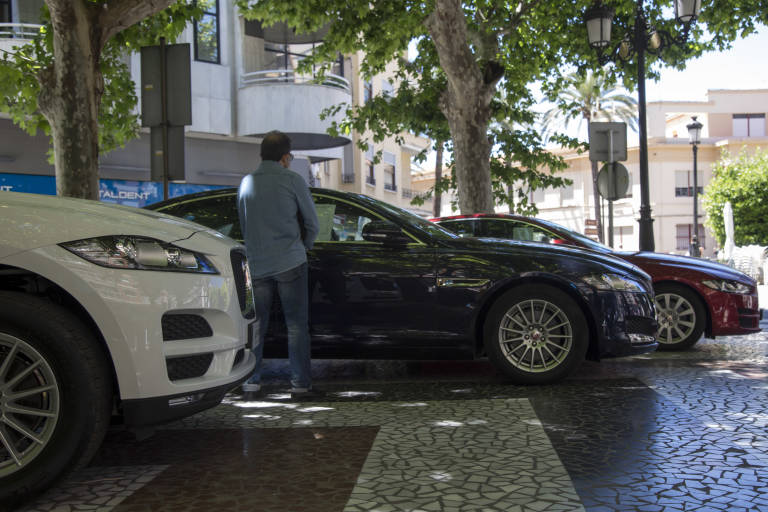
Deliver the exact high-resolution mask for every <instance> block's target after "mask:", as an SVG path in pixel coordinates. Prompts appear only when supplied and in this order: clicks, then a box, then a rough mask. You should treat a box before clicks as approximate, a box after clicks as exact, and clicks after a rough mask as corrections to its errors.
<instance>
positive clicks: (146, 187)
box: [0, 173, 227, 208]
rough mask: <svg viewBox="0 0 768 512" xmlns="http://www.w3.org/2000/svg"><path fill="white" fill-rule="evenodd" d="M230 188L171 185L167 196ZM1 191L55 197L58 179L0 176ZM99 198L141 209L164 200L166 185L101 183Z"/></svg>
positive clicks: (129, 182)
mask: <svg viewBox="0 0 768 512" xmlns="http://www.w3.org/2000/svg"><path fill="white" fill-rule="evenodd" d="M220 188H227V187H226V186H222V185H197V184H191V183H169V184H168V196H169V197H178V196H183V195H186V194H193V193H195V192H203V191H206V190H215V189H220ZM0 191H9V192H26V193H29V194H47V195H56V178H55V177H54V176H38V175H35V174H2V173H0ZM99 199H100V200H101V201H103V202H105V203H114V204H122V205H126V206H136V207H138V208H141V207H142V206H146V205H148V204H152V203H156V202H158V201H162V200H163V184H162V183H156V182H152V181H125V180H99Z"/></svg>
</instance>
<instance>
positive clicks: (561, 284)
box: [473, 274, 600, 361]
mask: <svg viewBox="0 0 768 512" xmlns="http://www.w3.org/2000/svg"><path fill="white" fill-rule="evenodd" d="M526 284H546V285H549V286H552V287H553V288H556V289H558V290H560V291H562V292H564V293H565V294H566V295H568V296H569V297H570V298H571V299H573V301H574V302H575V303H576V305H577V306H578V308H579V310H580V311H581V313H582V315H584V321H585V322H586V323H587V329H588V336H589V338H588V343H589V345H588V347H587V354H586V358H587V359H590V360H594V361H597V360H599V359H600V356H599V354H600V352H599V347H598V330H597V325H596V324H595V319H594V316H593V314H592V311H591V310H590V308H589V305H588V304H587V302H586V300H585V299H584V297H583V296H581V294H579V293H578V292H577V291H576V290H575V289H574V288H573V286H571V285H570V284H569V283H568V282H567V281H563V280H562V279H558V278H556V277H554V276H550V275H541V274H537V275H529V276H520V277H517V278H514V279H510V280H508V281H506V282H504V283H503V284H502V285H500V286H498V287H496V288H495V289H494V290H492V291H491V292H490V293H489V294H488V295H487V296H486V297H485V300H484V302H483V303H482V305H481V306H480V308H479V310H478V313H477V315H476V316H475V323H474V327H473V335H474V344H475V355H476V356H484V355H486V354H485V347H484V344H483V330H484V328H485V321H486V319H487V318H488V314H489V312H490V310H491V308H492V307H493V304H494V303H495V302H496V300H498V298H499V297H501V296H502V295H504V294H505V293H507V292H508V291H510V290H512V289H514V288H517V287H519V286H522V285H526Z"/></svg>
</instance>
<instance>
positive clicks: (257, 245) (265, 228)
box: [237, 160, 319, 279]
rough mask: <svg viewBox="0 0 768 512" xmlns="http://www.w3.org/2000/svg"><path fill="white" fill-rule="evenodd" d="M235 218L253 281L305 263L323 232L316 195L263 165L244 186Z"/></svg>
mask: <svg viewBox="0 0 768 512" xmlns="http://www.w3.org/2000/svg"><path fill="white" fill-rule="evenodd" d="M237 212H238V215H239V216H240V226H241V228H242V232H243V239H244V241H245V249H246V253H247V254H248V262H249V264H250V268H251V277H252V278H254V279H257V278H262V277H269V276H273V275H275V274H279V273H281V272H285V271H286V270H291V269H292V268H295V267H298V266H299V265H301V264H302V263H305V262H306V261H307V251H308V250H309V249H311V248H312V245H313V244H314V242H315V238H316V237H317V232H318V229H319V228H318V222H317V213H316V212H315V204H314V202H313V201H312V195H311V194H310V192H309V187H308V186H307V183H306V182H305V181H304V178H302V177H301V176H300V175H299V174H297V173H295V172H293V171H291V170H289V169H286V168H285V167H283V166H282V165H280V163H279V162H274V161H272V160H264V161H263V162H262V163H261V165H259V167H258V169H256V170H255V171H254V172H252V173H251V174H249V175H248V176H246V177H245V178H243V181H241V182H240V189H239V190H238V192H237ZM299 215H300V216H299ZM299 219H302V222H303V229H304V236H303V238H302V226H301V225H300V224H299V222H300V220H299Z"/></svg>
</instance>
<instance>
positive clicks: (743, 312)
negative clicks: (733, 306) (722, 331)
mask: <svg viewBox="0 0 768 512" xmlns="http://www.w3.org/2000/svg"><path fill="white" fill-rule="evenodd" d="M738 313H739V327H742V328H744V329H755V328H757V327H758V326H759V325H760V311H758V310H756V309H746V308H739V309H738Z"/></svg>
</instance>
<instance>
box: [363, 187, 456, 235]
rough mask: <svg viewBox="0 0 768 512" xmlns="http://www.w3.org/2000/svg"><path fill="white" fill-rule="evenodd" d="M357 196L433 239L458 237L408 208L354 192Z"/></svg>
mask: <svg viewBox="0 0 768 512" xmlns="http://www.w3.org/2000/svg"><path fill="white" fill-rule="evenodd" d="M356 195H357V197H358V198H359V199H360V200H363V201H365V202H367V203H369V204H371V205H373V206H375V207H376V208H378V209H379V210H384V211H385V212H386V213H388V214H390V215H391V216H394V217H396V218H397V220H398V221H399V222H401V223H403V224H405V225H406V227H413V228H416V229H417V230H419V231H421V232H423V233H426V234H427V235H429V236H431V237H432V238H434V239H437V240H454V239H456V238H459V236H458V235H456V234H454V233H452V232H451V231H448V230H447V229H445V228H443V227H441V226H438V225H437V224H435V223H434V222H430V221H428V220H427V219H424V218H422V217H419V216H418V215H416V214H414V213H411V212H409V211H408V210H404V209H403V208H400V207H397V206H394V205H391V204H389V203H385V202H384V201H379V200H378V199H374V198H372V197H370V196H366V195H363V194H356Z"/></svg>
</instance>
